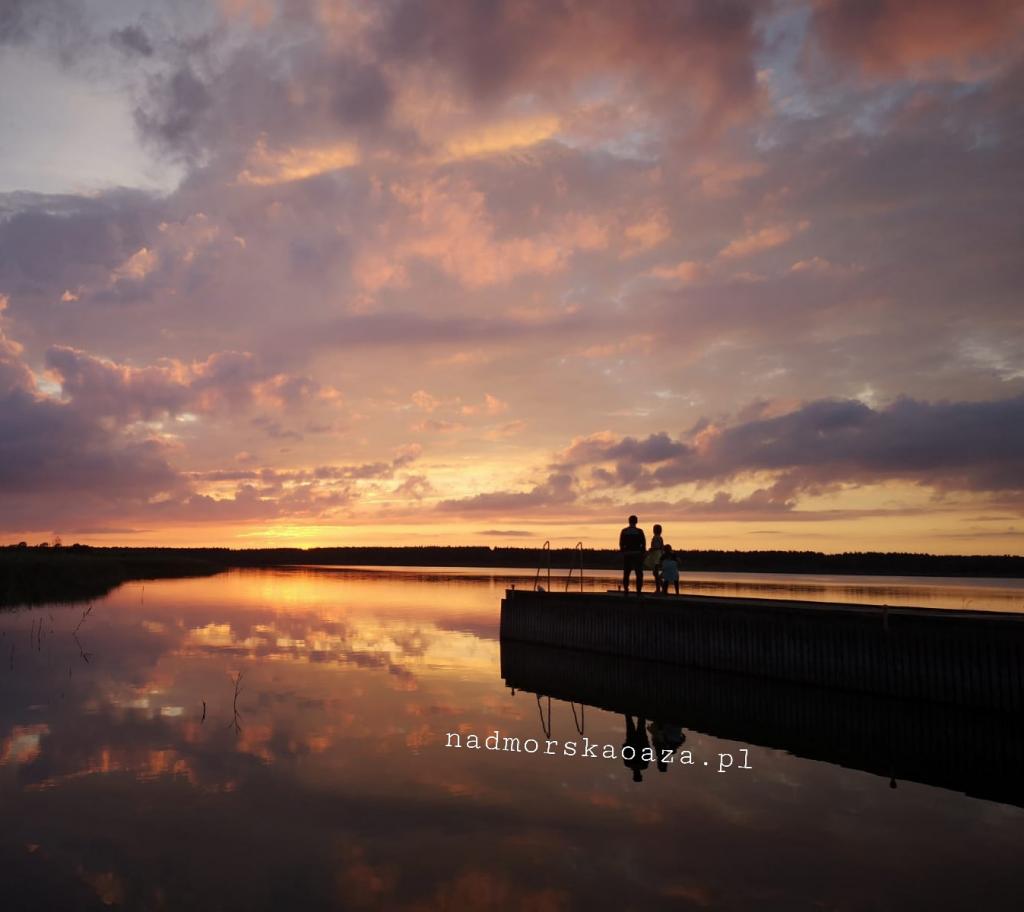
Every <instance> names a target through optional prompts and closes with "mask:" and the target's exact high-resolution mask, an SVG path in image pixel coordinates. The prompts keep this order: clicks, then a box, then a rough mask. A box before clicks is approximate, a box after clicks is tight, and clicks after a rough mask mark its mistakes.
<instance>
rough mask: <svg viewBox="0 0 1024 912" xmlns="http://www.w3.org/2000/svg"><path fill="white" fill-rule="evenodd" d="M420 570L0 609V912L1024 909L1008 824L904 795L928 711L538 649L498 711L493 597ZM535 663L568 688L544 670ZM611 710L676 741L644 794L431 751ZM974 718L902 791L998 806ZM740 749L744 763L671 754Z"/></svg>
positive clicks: (626, 779)
mask: <svg viewBox="0 0 1024 912" xmlns="http://www.w3.org/2000/svg"><path fill="white" fill-rule="evenodd" d="M419 576H420V578H414V579H404V578H397V577H396V576H394V575H393V574H392V575H389V574H382V573H376V574H374V573H365V572H361V573H357V574H346V573H324V572H319V571H315V570H300V571H293V572H281V571H273V572H239V573H230V574H225V575H223V576H221V577H216V578H212V579H202V580H168V581H163V582H158V583H154V582H147V583H146V584H145V590H144V592H143V590H142V586H141V585H136V586H129V587H125V588H123V589H121V590H118V591H116V592H114V593H112V594H111V595H110V596H108V597H106V598H104V599H103V600H99V601H97V602H96V603H94V604H93V605H92V607H91V610H89V606H85V605H83V606H77V607H59V608H58V607H46V608H42V609H36V610H32V611H20V612H5V613H3V614H0V807H3V810H4V814H3V817H4V825H3V827H0V882H2V883H3V884H4V894H3V895H4V904H5V906H6V907H9V908H22V907H24V908H59V909H75V908H132V909H178V908H189V909H206V908H217V909H264V908H267V909H269V908H275V909H276V908H359V909H404V910H413V909H432V908H452V909H454V908H459V909H485V908H486V909H495V908H500V909H506V908H511V909H541V910H563V909H600V908H608V907H609V906H621V907H625V908H631V907H640V906H643V907H644V908H679V907H684V908H685V907H696V908H700V907H704V908H716V909H751V908H757V909H787V910H789V909H797V908H810V907H815V906H817V907H824V908H830V907H831V908H834V907H842V908H844V909H868V908H879V907H903V908H920V907H922V906H925V907H928V908H934V909H941V908H950V909H952V908H963V907H964V906H965V905H966V904H967V903H968V902H970V903H972V904H974V903H976V902H978V901H980V900H979V895H980V896H981V897H982V898H983V901H984V902H985V903H986V904H987V905H988V907H989V908H992V909H999V908H1012V907H1013V905H1012V902H1011V901H1012V900H1013V899H1015V898H1016V897H1018V896H1019V895H1020V890H1021V889H1022V887H1024V875H1022V874H1021V873H1020V868H1019V864H1018V858H1017V856H1018V853H1019V844H1020V839H1021V837H1022V836H1024V813H1022V812H1021V811H1019V810H1018V809H1017V808H1015V807H1012V806H1009V805H1007V804H998V803H995V802H993V801H984V800H977V799H972V798H968V797H965V796H964V795H961V794H957V793H955V792H953V791H943V790H939V789H936V788H931V787H927V786H925V785H917V784H915V783H914V781H912V780H914V779H915V776H914V775H912V772H913V770H912V769H911V767H910V766H909V760H910V759H915V757H916V760H915V762H918V761H920V754H921V750H920V745H914V744H908V742H913V738H912V737H911V735H912V733H913V731H914V730H915V729H913V728H912V727H911V725H912V724H914V725H917V729H916V730H917V731H921V732H926V729H927V725H926V724H925V723H926V721H927V720H922V721H919V722H914V720H913V719H910V718H908V717H907V716H899V715H897V716H895V717H893V719H892V722H891V724H890V725H889V727H888V728H879V727H878V726H877V725H875V727H873V728H871V727H867V722H863V723H861V722H850V721H849V720H850V719H851V718H854V719H858V718H861V717H859V716H857V710H856V709H855V708H851V707H849V706H847V705H846V704H844V705H843V706H842V707H838V708H837V706H836V704H835V703H834V702H832V703H829V702H828V701H825V702H823V703H820V704H819V703H814V702H813V701H807V700H804V701H802V702H794V700H793V699H790V698H789V697H786V698H784V699H777V698H775V697H774V696H773V695H772V694H761V695H760V696H758V694H759V693H760V691H758V690H754V691H748V692H747V693H746V695H745V696H743V697H742V699H741V698H740V696H739V695H738V694H737V691H736V689H735V688H732V689H730V688H728V687H723V686H721V685H720V684H710V685H708V686H707V687H705V688H704V690H703V691H700V692H699V694H698V691H696V690H691V691H689V692H688V693H690V694H691V695H692V698H691V697H688V698H687V700H686V701H684V703H683V704H682V705H680V702H679V701H678V700H677V699H675V697H674V696H672V698H671V699H669V697H665V698H662V697H659V696H658V695H659V693H661V691H660V690H659V689H658V688H659V687H660V686H661V685H659V683H658V681H657V680H652V681H650V682H648V683H647V684H643V685H642V686H641V688H640V690H639V691H637V692H632V693H629V694H628V700H626V701H625V702H624V703H622V704H621V705H620V703H619V702H617V701H614V700H611V699H609V697H610V696H614V694H613V693H612V691H611V690H609V689H608V688H607V684H606V682H607V680H608V676H607V675H604V676H602V674H597V673H595V672H594V671H593V670H588V669H586V668H583V667H578V666H576V665H571V664H566V663H555V668H554V670H552V668H550V667H549V666H551V664H552V663H551V662H550V661H549V660H548V659H544V660H542V661H540V663H539V664H538V663H537V662H535V661H534V658H535V657H532V658H531V657H530V656H526V657H520V658H522V662H520V663H519V665H518V666H517V668H516V669H515V673H516V675H519V673H520V671H522V672H523V674H526V673H527V672H529V675H531V676H532V677H529V679H528V680H527V679H526V678H523V681H524V683H523V684H522V685H521V686H524V687H526V686H527V685H529V688H528V689H532V691H533V693H524V692H517V693H516V695H515V696H512V695H511V694H510V692H509V691H508V689H507V688H506V686H505V684H504V682H503V681H502V678H501V675H500V673H499V672H501V671H502V667H501V665H502V663H503V662H504V663H505V665H506V667H505V669H504V671H505V672H509V671H510V668H511V666H509V662H510V660H511V659H510V656H509V655H508V654H503V653H502V652H501V651H500V647H499V643H498V640H497V621H498V616H497V608H498V600H499V598H500V594H501V591H502V590H503V588H504V584H503V582H502V581H501V580H500V579H495V578H493V577H485V578H482V579H480V578H466V577H458V576H455V575H449V576H443V575H442V576H438V575H431V574H422V573H420V574H419ZM516 661H517V662H519V659H518V658H517V659H516ZM529 663H533V664H529ZM526 664H529V668H526V667H525V665H526ZM554 671H557V672H558V674H559V675H561V676H562V677H563V678H564V677H566V676H569V678H570V680H568V682H567V684H566V689H565V690H562V691H559V690H558V689H557V688H556V687H555V686H554V684H555V683H556V682H554V681H550V680H548V681H543V682H542V681H539V680H538V678H537V677H536V675H540V674H542V673H543V674H553V673H554ZM575 674H579V675H580V678H579V679H578V680H577V679H574V678H572V677H571V676H572V675H575ZM631 677H632V678H633V679H634V681H636V680H637V678H636V675H632V676H631ZM511 680H512V678H511V677H510V681H511ZM516 680H518V678H516ZM602 682H605V683H602ZM577 685H583V686H585V688H586V689H577ZM674 686H675V685H673V687H674ZM537 692H540V693H544V694H545V695H550V696H551V697H552V698H553V699H552V700H551V701H550V702H548V701H541V702H538V701H537V699H536V697H535V696H534V695H533V694H534V693H537ZM673 693H677V691H673ZM670 696H671V695H670ZM698 696H700V699H698V698H697V697H698ZM570 699H571V700H573V701H574V702H573V704H572V706H571V707H570V706H569V705H568V704H567V703H565V702H561V701H562V700H566V701H567V700H570ZM580 701H583V702H584V703H586V704H588V705H587V707H586V708H584V706H582V705H581V704H580ZM771 706H774V707H775V711H774V713H775V714H774V715H773V714H771V712H770V707H771ZM786 707H789V709H790V714H789V715H786V714H785V713H783V712H782V710H783V708H786ZM538 709H540V712H538ZM236 711H237V715H236ZM627 714H628V715H630V716H631V722H632V729H633V730H632V737H634V738H635V739H637V744H640V743H641V742H642V741H643V740H645V739H646V741H647V742H648V743H649V745H650V746H651V747H652V748H655V747H661V746H664V747H665V748H668V747H671V746H672V745H673V744H675V742H676V741H679V743H678V744H675V749H674V755H675V757H676V760H675V762H674V763H672V764H667V765H666V770H665V773H664V774H661V773H659V772H658V770H659V769H660V767H659V765H658V762H657V759H655V761H654V762H648V766H647V767H646V768H644V769H642V770H640V772H641V774H642V776H643V783H642V785H640V786H638V785H637V784H636V783H634V782H633V775H634V769H633V768H632V767H628V766H625V765H624V764H623V761H622V759H621V758H617V759H615V760H603V759H600V758H599V759H596V760H590V759H583V758H580V757H574V758H568V757H562V756H543V755H538V756H529V757H527V756H525V755H521V754H505V753H501V752H483V751H481V752H478V753H476V752H472V751H466V750H462V751H455V750H447V749H446V748H445V747H444V743H445V733H446V732H463V733H468V732H478V733H482V734H483V733H488V732H490V731H493V730H495V729H500V730H501V731H502V732H503V733H508V734H509V735H512V736H515V737H519V738H523V739H525V738H528V737H538V736H540V735H542V734H543V733H544V732H545V730H546V731H547V732H548V733H549V734H550V736H551V737H553V738H558V739H560V740H565V739H568V738H582V737H589V738H592V739H594V740H595V741H598V742H600V743H601V744H606V743H607V744H611V745H614V746H615V747H616V749H621V745H622V744H623V743H624V742H625V741H628V740H629V739H630V736H631V735H630V732H629V731H628V730H627V723H626V718H625V717H626V715H627ZM638 716H642V718H638ZM864 718H867V716H864ZM928 724H931V723H930V722H929V723H928ZM971 724H972V725H973V726H974V727H973V728H969V729H965V728H963V725H967V721H966V720H965V721H963V723H962V724H961V723H960V722H958V723H956V727H954V728H953V729H949V728H948V727H947V728H946V729H944V730H945V731H946V732H947V741H952V742H954V743H945V744H936V751H935V755H934V757H933V759H934V760H935V762H934V763H932V766H931V767H929V769H930V770H931V772H930V773H929V776H928V777H926V776H924V775H921V776H919V777H918V778H919V781H921V782H933V783H934V784H937V785H943V786H944V787H946V788H959V789H960V790H966V791H971V792H972V793H973V794H978V795H986V796H987V797H997V798H999V800H1000V801H1003V800H1005V798H1006V796H1005V795H995V794H994V793H993V792H992V790H989V792H987V793H986V791H985V790H984V788H983V787H982V785H979V784H978V783H977V782H976V781H974V780H972V781H971V782H970V783H968V784H967V785H964V784H963V783H962V782H961V783H959V784H957V783H954V782H953V780H952V779H949V778H948V775H949V772H948V771H949V770H952V771H953V772H956V773H957V775H960V774H961V773H962V772H963V770H964V769H965V768H969V766H970V756H971V745H972V744H973V745H975V746H979V745H980V746H985V745H988V746H991V745H992V744H994V743H995V742H993V741H991V740H985V739H991V738H992V735H991V733H990V732H989V729H987V728H986V727H985V725H984V724H983V723H981V722H976V723H971ZM758 726H759V727H758ZM950 732H951V734H950ZM683 736H685V743H683V741H682V740H681V739H682V738H683ZM922 737H924V735H922ZM928 737H931V736H930V735H929V736H928ZM886 738H889V739H890V740H889V741H888V742H886V740H885V739H886ZM823 742H825V743H828V744H829V745H830V747H829V751H830V752H831V753H829V754H828V755H824V754H820V753H819V754H816V753H815V751H816V750H818V745H819V744H820V743H823ZM740 748H747V749H749V752H750V753H749V756H750V765H751V767H752V769H751V770H750V771H748V772H737V773H736V774H735V775H733V774H731V773H730V774H725V775H718V774H717V773H715V772H714V771H708V770H705V769H704V768H702V767H700V766H699V764H697V765H695V766H693V767H685V766H682V765H680V764H679V759H678V758H679V756H680V755H681V754H682V752H683V751H684V750H688V751H692V752H693V754H694V756H695V757H696V758H700V757H707V756H715V755H717V754H718V753H719V752H723V751H731V752H733V753H736V752H737V751H738V750H739V749H740ZM939 748H942V750H939ZM986 750H988V747H986ZM998 750H1004V751H1005V746H1004V747H1000V748H998ZM998 750H996V749H993V753H998ZM908 752H916V754H913V753H908ZM939 754H943V756H944V757H945V759H943V757H939V756H938V755H939ZM794 755H801V756H794ZM641 756H642V751H641ZM660 756H661V755H660V754H658V755H657V757H658V758H660ZM1016 757H1017V755H1015V754H1013V753H1012V752H1011V753H1010V754H1007V755H1006V756H1005V757H1004V759H1003V761H999V762H997V761H996V759H993V758H991V757H990V758H988V759H986V760H985V764H987V765H980V766H976V767H974V769H975V770H976V774H977V780H978V781H980V780H981V779H982V778H984V777H986V776H987V777H989V779H990V780H991V781H993V782H996V783H997V784H998V783H999V782H1000V781H1001V780H1000V779H999V777H1000V776H1001V775H1002V773H1000V772H999V771H1000V770H1001V769H1003V768H1004V766H1001V765H1000V763H1003V764H1005V768H1006V769H1009V768H1010V767H1011V766H1012V765H1013V764H1014V763H1016V764H1017V768H1018V769H1019V768H1020V762H1019V759H1015V758H1016ZM802 758H813V759H802ZM865 758H866V759H865ZM821 760H825V761H827V762H820V761H821ZM867 760H869V761H870V763H869V762H866V761H867ZM930 762H931V761H930ZM836 764H845V766H846V767H848V768H843V766H839V765H836ZM886 764H893V772H894V774H895V775H896V776H897V778H898V779H899V780H900V788H899V789H898V790H896V791H890V790H889V789H888V787H887V783H888V779H887V778H882V779H879V778H878V776H882V777H885V776H886V774H887V772H888V767H887V766H886ZM943 764H945V766H943ZM859 770H867V771H868V772H861V771H859ZM944 776H946V777H947V778H945V779H944V778H943V777H944ZM1000 787H1001V786H1000ZM965 866H967V867H969V869H970V872H971V875H970V878H966V877H964V876H963V874H962V873H959V872H962V871H963V869H964V867H965ZM738 867H739V868H742V870H743V871H744V876H743V877H742V878H740V877H736V876H735V871H736V870H737V868H738ZM808 871H811V872H812V873H811V874H810V875H809V874H808ZM883 900H884V901H883Z"/></svg>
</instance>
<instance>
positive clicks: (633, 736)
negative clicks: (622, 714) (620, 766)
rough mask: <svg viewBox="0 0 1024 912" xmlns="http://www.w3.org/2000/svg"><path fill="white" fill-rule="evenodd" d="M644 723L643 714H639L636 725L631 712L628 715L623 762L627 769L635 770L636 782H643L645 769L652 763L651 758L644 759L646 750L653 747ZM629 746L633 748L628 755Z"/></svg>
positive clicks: (623, 746) (634, 778)
mask: <svg viewBox="0 0 1024 912" xmlns="http://www.w3.org/2000/svg"><path fill="white" fill-rule="evenodd" d="M644 723H645V719H644V717H643V716H637V717H636V724H635V725H634V723H633V717H632V716H631V715H629V714H627V715H626V740H625V741H624V742H623V743H622V762H623V763H624V764H625V765H626V768H627V769H631V770H632V771H633V781H634V782H643V781H644V775H643V771H644V770H645V769H647V767H648V766H650V765H651V762H650V761H649V760H645V759H644V751H645V750H650V747H651V743H650V741H648V740H647V728H646V727H645V724H644ZM627 747H629V748H632V753H631V754H630V755H629V756H626V754H627V753H628V752H627V750H626V748H627Z"/></svg>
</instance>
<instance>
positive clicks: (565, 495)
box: [437, 472, 577, 516]
mask: <svg viewBox="0 0 1024 912" xmlns="http://www.w3.org/2000/svg"><path fill="white" fill-rule="evenodd" d="M576 493H577V492H576V490H575V480H574V479H573V477H572V475H570V474H568V473H564V472H553V473H551V474H550V475H549V476H548V477H547V479H546V480H545V481H543V482H541V483H540V484H537V485H534V486H533V487H532V488H530V489H529V490H527V491H489V492H487V493H484V494H474V495H473V496H471V497H462V498H451V499H448V500H442V501H440V502H439V503H438V504H437V509H438V510H439V511H440V512H442V513H485V514H487V515H489V516H504V515H515V514H519V513H522V512H531V513H534V512H537V513H543V511H544V509H545V508H549V507H558V506H562V505H565V504H570V503H572V502H573V501H574V500H575V499H576Z"/></svg>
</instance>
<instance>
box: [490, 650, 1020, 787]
mask: <svg viewBox="0 0 1024 912" xmlns="http://www.w3.org/2000/svg"><path fill="white" fill-rule="evenodd" d="M501 675H502V678H503V679H504V681H505V683H506V685H508V686H509V687H511V688H513V689H514V690H517V691H526V692H529V693H533V694H536V695H538V698H539V699H540V698H548V699H554V700H564V701H566V702H569V703H572V704H577V703H582V704H584V705H585V706H589V707H594V708H598V709H602V710H605V711H607V712H611V713H616V714H618V715H620V716H624V717H625V718H626V719H627V720H628V721H627V724H626V726H625V730H626V741H627V742H629V741H630V737H631V736H632V738H633V739H634V740H635V741H636V742H637V743H639V741H640V740H643V739H647V738H651V740H652V741H653V740H654V739H655V738H657V739H658V740H659V742H662V741H664V742H666V745H668V744H670V743H671V742H670V741H668V740H667V739H672V738H675V739H679V738H680V736H682V737H685V734H684V733H683V730H684V729H685V730H690V731H696V732H700V733H702V734H706V735H711V736H713V737H716V738H721V739H726V740H733V741H742V742H745V743H747V744H751V745H757V746H760V747H767V748H772V749H775V750H782V751H785V752H787V753H789V754H792V755H794V756H797V757H803V758H807V759H810V760H818V761H822V762H825V763H830V764H834V765H837V766H842V767H846V768H849V769H856V770H861V771H864V772H867V773H872V774H874V775H877V776H880V777H884V778H885V779H886V780H888V782H889V784H890V785H892V786H895V785H896V784H897V783H898V782H899V781H900V780H905V781H911V782H917V783H921V784H924V785H931V786H937V787H940V788H944V789H950V790H953V791H957V792H963V793H965V794H967V795H969V796H972V797H975V798H984V799H988V800H992V801H998V802H1001V803H1004V804H1011V805H1016V806H1018V807H1024V776H1022V770H1024V725H1022V724H1021V723H1022V720H1021V718H1020V716H1019V715H1017V714H1013V713H1001V712H985V711H979V710H974V709H967V708H964V707H957V706H950V705H944V704H939V703H929V702H924V701H909V700H895V699H887V698H882V697H875V696H870V695H867V694H862V693H853V692H846V691H841V690H834V689H827V688H818V687H808V686H802V685H795V684H789V683H785V682H780V681H774V680H771V679H768V678H755V677H749V676H744V675H734V674H728V673H723V672H716V671H708V670H705V669H700V668H692V667H686V666H676V665H668V664H664V663H660V662H650V661H641V660H636V659H630V658H626V657H621V656H613V655H605V654H600V653H593V652H582V651H575V650H568V649H560V648H557V647H551V646H542V645H537V644H531V643H521V642H515V641H510V640H503V641H502V643H501ZM549 712H550V709H549ZM573 713H574V715H575V714H576V708H575V706H574V707H573ZM581 715H582V713H581ZM636 717H640V722H641V723H642V722H643V720H656V721H653V722H651V723H650V724H649V725H648V726H647V728H646V730H644V731H643V733H642V734H641V732H640V729H639V728H638V723H637V722H636V721H634V720H635V719H636ZM678 743H681V741H679V742H678ZM678 743H676V745H675V746H676V747H678ZM641 772H642V771H640V770H634V771H633V775H634V778H636V777H637V776H638V775H639V774H640V773H641ZM643 774H644V775H647V773H643Z"/></svg>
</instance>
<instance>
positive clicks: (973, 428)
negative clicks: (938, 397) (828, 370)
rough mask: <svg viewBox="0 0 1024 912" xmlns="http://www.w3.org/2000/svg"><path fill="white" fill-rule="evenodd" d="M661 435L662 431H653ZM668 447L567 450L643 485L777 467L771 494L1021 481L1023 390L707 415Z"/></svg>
mask: <svg viewBox="0 0 1024 912" xmlns="http://www.w3.org/2000/svg"><path fill="white" fill-rule="evenodd" d="M655 436H659V435H655ZM677 446H678V453H677V454H675V455H672V454H670V452H669V449H670V448H669V447H665V446H663V447H661V448H657V447H653V448H652V447H650V446H649V445H648V446H646V447H645V446H644V445H642V444H641V443H640V442H638V441H633V440H629V439H626V440H623V441H609V440H601V439H597V440H590V441H582V442H579V443H577V444H575V445H574V446H573V447H571V448H570V449H569V450H568V451H567V452H566V454H564V458H565V460H566V461H567V462H570V463H573V464H576V465H577V466H579V465H581V464H582V463H597V462H615V463H616V475H615V477H616V480H618V481H620V482H622V483H626V484H629V485H631V486H632V487H634V488H635V489H637V490H644V489H649V488H653V487H669V486H672V485H677V484H683V483H692V482H697V483H707V482H712V481H723V480H728V479H733V478H736V477H739V476H743V475H745V474H747V475H749V474H751V473H765V472H767V473H773V474H775V475H776V476H777V479H778V480H777V482H776V484H775V485H774V487H773V488H772V489H771V490H770V491H768V492H767V493H766V494H765V496H769V495H770V496H771V497H772V498H773V499H775V500H779V499H780V498H781V499H782V501H783V502H785V500H786V499H787V498H788V497H791V496H792V495H793V494H795V493H796V492H800V491H807V490H809V489H814V488H817V487H821V486H827V485H830V484H837V483H853V484H867V483H874V482H884V481H892V480H901V481H910V482H914V483H917V484H923V485H928V486H932V487H936V488H940V489H944V490H970V491H985V492H1004V491H1021V490H1024V396H1017V397H1014V398H1011V399H1003V400H996V401H988V402H938V403H928V402H918V401H915V400H913V399H909V398H903V399H899V400H897V401H896V402H894V403H893V404H892V405H890V406H888V407H885V408H877V409H875V408H871V407H870V406H868V405H865V404H864V403H863V402H859V401H855V400H819V401H816V402H810V403H807V404H806V405H803V406H801V407H800V408H798V409H796V410H795V411H792V412H789V413H787V414H784V415H779V416H777V417H769V418H758V419H755V420H752V421H747V422H742V423H739V424H732V425H729V424H724V425H718V424H710V425H708V426H706V427H704V428H703V429H702V430H701V431H699V432H698V433H697V434H696V435H695V436H694V437H693V439H691V440H689V441H686V442H685V443H684V442H681V441H680V442H679V443H678V444H677Z"/></svg>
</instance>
